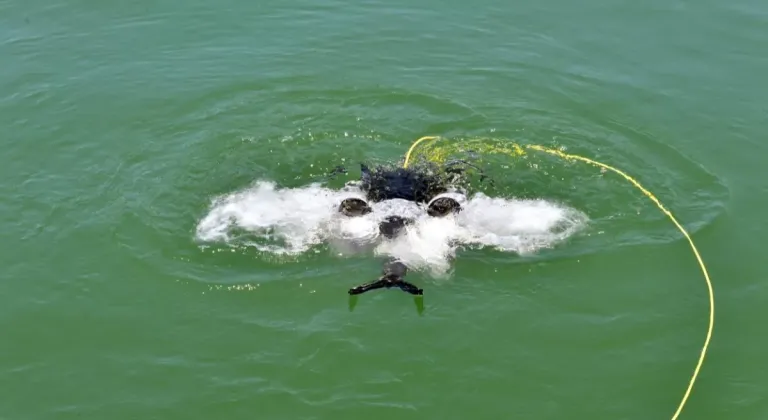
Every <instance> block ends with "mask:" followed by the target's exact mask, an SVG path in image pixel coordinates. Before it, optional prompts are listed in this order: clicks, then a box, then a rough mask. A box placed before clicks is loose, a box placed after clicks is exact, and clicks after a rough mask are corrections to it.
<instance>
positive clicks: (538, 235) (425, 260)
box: [196, 181, 588, 276]
mask: <svg viewBox="0 0 768 420" xmlns="http://www.w3.org/2000/svg"><path fill="white" fill-rule="evenodd" d="M444 195H447V196H451V197H452V198H455V199H457V200H458V201H459V202H460V204H461V206H462V209H463V210H462V211H461V212H460V213H459V214H458V215H453V216H448V217H445V218H434V217H430V216H429V215H427V212H426V206H423V205H418V204H416V203H413V202H409V201H406V200H387V201H383V202H380V203H373V204H372V206H371V207H372V209H373V212H372V213H370V214H368V215H365V216H362V217H354V218H348V217H345V216H342V215H340V214H339V213H338V212H337V208H338V205H339V203H340V202H341V201H342V200H343V199H344V198H348V197H360V198H363V193H362V191H360V190H359V188H357V186H356V185H354V184H348V185H347V186H346V187H345V188H344V189H342V190H340V191H337V190H331V189H328V188H324V187H321V186H320V185H319V184H310V185H307V186H304V187H300V188H284V189H279V188H277V187H276V186H275V184H274V183H272V182H268V181H260V182H257V183H256V184H254V185H253V186H251V187H250V188H247V189H245V190H243V191H239V192H236V193H233V194H228V195H224V196H221V197H217V198H216V199H214V200H213V201H212V203H211V208H210V210H209V212H208V214H207V215H206V216H205V217H204V218H203V219H202V220H200V222H199V224H198V226H197V232H196V234H197V235H196V236H197V239H198V240H200V241H204V242H224V243H228V244H234V245H243V244H244V245H250V246H254V247H256V248H257V249H259V250H261V251H264V252H270V253H277V254H286V253H287V254H300V253H303V252H306V251H308V250H309V249H311V248H312V247H313V246H315V245H319V244H322V243H329V244H331V246H332V247H333V249H334V250H336V251H337V252H339V253H342V254H344V253H352V252H362V251H366V250H371V249H372V250H373V252H374V253H375V254H377V255H382V256H392V257H395V258H399V259H401V260H402V261H403V262H405V263H406V264H407V265H409V266H410V267H412V268H413V269H416V270H424V271H428V272H429V273H430V274H431V275H433V276H443V275H445V274H446V273H447V272H448V271H449V270H450V267H451V264H450V262H451V260H452V259H453V258H454V257H455V255H456V251H457V250H458V248H459V247H460V246H462V245H464V246H479V247H492V248H496V249H498V250H501V251H507V252H515V253H518V254H530V253H535V252H536V251H538V250H541V249H543V248H549V247H553V246H555V245H556V244H558V243H560V242H562V241H563V240H565V239H567V238H568V237H570V236H571V235H573V234H574V233H575V232H577V231H578V230H579V229H580V228H582V227H583V226H584V225H585V224H586V223H587V221H588V218H587V216H586V215H585V214H583V213H582V212H580V211H577V210H575V209H572V208H569V207H567V206H563V205H560V204H556V203H552V202H549V201H546V200H516V199H505V198H497V197H488V196H486V195H484V194H480V193H479V194H476V195H474V196H473V197H471V198H467V197H464V196H463V195H461V194H457V193H448V194H444ZM388 215H399V216H404V217H409V218H412V219H414V220H415V223H413V224H412V225H410V226H408V227H407V228H406V230H405V232H403V234H402V235H401V236H400V237H398V238H397V239H395V240H386V239H385V238H383V237H381V236H380V235H379V231H378V224H379V222H380V221H381V220H383V219H384V218H385V217H386V216H388Z"/></svg>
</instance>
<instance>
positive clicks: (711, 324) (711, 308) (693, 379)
mask: <svg viewBox="0 0 768 420" xmlns="http://www.w3.org/2000/svg"><path fill="white" fill-rule="evenodd" d="M435 139H437V137H434V136H427V137H422V138H420V139H418V140H416V141H415V142H414V143H413V144H412V145H411V147H410V149H408V153H406V155H405V162H404V163H403V167H404V168H407V167H408V162H409V161H410V158H411V153H412V152H413V150H414V149H415V148H416V146H417V145H418V144H419V143H421V142H422V141H425V140H435ZM525 147H526V148H528V149H532V150H537V151H540V152H544V153H549V154H551V155H555V156H557V157H560V158H563V159H565V160H579V161H582V162H585V163H589V164H591V165H594V166H598V167H600V168H604V169H607V170H609V171H612V172H614V173H616V174H618V175H620V176H622V177H623V178H624V179H626V180H627V181H629V182H630V183H632V185H634V186H635V187H637V189H639V190H640V191H641V192H642V193H643V194H645V195H646V196H647V197H648V198H650V199H651V201H653V203H654V204H656V206H657V207H658V208H659V210H661V211H662V213H664V214H666V215H667V216H668V217H669V219H670V220H672V223H674V224H675V226H676V227H677V229H679V230H680V232H681V233H682V234H683V236H685V238H686V239H687V240H688V243H689V244H690V245H691V249H692V250H693V254H694V255H695V256H696V260H697V261H698V262H699V266H700V267H701V271H702V273H703V274H704V280H705V281H706V282H707V289H708V291H709V327H708V328H707V336H706V338H705V340H704V345H703V346H702V348H701V355H700V356H699V361H698V363H697V364H696V369H694V371H693V375H692V376H691V380H690V382H689V383H688V388H687V389H686V391H685V395H683V399H682V401H680V405H679V406H678V407H677V411H675V414H674V415H673V416H672V420H676V419H677V418H678V416H680V413H681V412H682V411H683V407H684V406H685V403H686V402H687V401H688V397H689V396H690V395H691V391H692V390H693V384H694V383H695V382H696V378H697V377H698V375H699V371H700V370H701V366H702V365H703V364H704V358H705V356H706V354H707V349H708V348H709V342H710V340H711V339H712V330H713V329H714V326H715V294H714V291H713V289H712V280H711V279H710V278H709V273H708V272H707V267H706V265H704V260H703V259H702V258H701V255H700V254H699V250H698V249H697V248H696V244H694V242H693V239H692V238H691V235H689V234H688V231H686V230H685V228H684V227H683V226H682V225H681V224H680V223H679V222H678V221H677V219H676V218H675V216H674V215H672V212H670V211H669V210H667V208H666V207H664V205H663V204H661V202H660V201H659V199H658V198H656V196H655V195H653V193H651V192H650V191H648V190H647V189H646V188H645V187H643V186H642V185H640V183H639V182H637V180H635V179H634V178H632V177H631V176H629V175H627V174H626V173H625V172H623V171H621V170H619V169H617V168H614V167H613V166H610V165H606V164H605V163H601V162H598V161H596V160H592V159H589V158H586V157H583V156H579V155H573V154H569V153H565V152H562V151H560V150H556V149H550V148H548V147H544V146H539V145H536V144H531V145H525Z"/></svg>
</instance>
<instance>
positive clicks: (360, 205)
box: [339, 198, 373, 217]
mask: <svg viewBox="0 0 768 420" xmlns="http://www.w3.org/2000/svg"><path fill="white" fill-rule="evenodd" d="M372 211H373V210H372V209H371V206H369V205H368V203H366V202H365V200H362V199H359V198H345V199H344V200H343V201H342V202H341V204H339V212H340V213H341V214H343V215H345V216H349V217H356V216H363V215H366V214H368V213H370V212H372Z"/></svg>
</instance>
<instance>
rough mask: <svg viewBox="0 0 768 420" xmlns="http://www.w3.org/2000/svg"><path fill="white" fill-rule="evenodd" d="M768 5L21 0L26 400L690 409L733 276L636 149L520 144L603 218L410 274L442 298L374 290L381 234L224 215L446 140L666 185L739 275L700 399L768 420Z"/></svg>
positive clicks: (19, 352)
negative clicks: (269, 186)
mask: <svg viewBox="0 0 768 420" xmlns="http://www.w3.org/2000/svg"><path fill="white" fill-rule="evenodd" d="M113 3H114V4H113ZM767 23H768V5H766V3H765V2H762V1H757V0H737V1H731V2H725V1H721V2H714V1H711V0H702V1H697V2H682V1H673V2H668V1H660V0H652V1H645V2H634V3H631V2H609V1H600V0H587V1H584V2H569V1H563V0H553V1H547V2H543V3H542V2H539V3H534V2H507V3H504V2H491V1H485V0H483V1H479V2H476V3H469V2H463V3H462V2H456V1H452V2H439V1H436V0H419V1H403V0H396V1H390V2H383V1H366V2H340V1H324V2H314V1H307V0H303V1H301V0H300V1H277V0H269V1H262V2H248V1H243V0H227V1H224V2H221V3H216V4H215V3H212V2H202V1H197V0H192V1H178V0H162V1H158V2H147V1H140V2H132V3H117V2H95V1H70V2H42V1H33V2H28V3H25V4H22V3H21V2H20V1H19V0H4V1H0V62H1V63H2V65H0V126H1V127H2V128H3V134H2V135H1V136H0V139H1V140H0V141H1V142H2V150H3V152H2V159H0V163H2V165H1V166H0V175H1V177H2V179H3V182H2V183H0V197H2V199H1V200H0V220H1V221H2V226H3V227H2V236H1V237H2V240H1V241H0V250H1V251H2V252H1V253H0V264H2V265H1V266H2V269H1V271H0V308H2V309H0V333H1V335H0V418H1V419H8V420H16V419H54V418H55V419H69V418H78V419H116V420H117V419H148V418H152V419H198V418H199V419H210V418H221V419H245V418H248V419H252V418H257V419H335V420H342V419H358V418H368V419H391V418H402V419H416V418H419V419H425V418H426V419H469V418H483V419H501V418H504V419H507V418H514V419H590V420H594V419H665V418H670V417H671V416H672V414H673V413H674V411H675V409H676V408H677V404H678V403H679V402H680V399H681V398H682V395H683V392H684V391H685V387H686V386H687V384H688V381H689V379H690V375H691V373H692V371H693V368H694V366H695V362H696V359H697V357H698V355H699V351H700V348H701V345H702V343H703V340H704V337H705V332H706V326H707V324H706V320H707V315H708V302H707V295H706V288H705V284H704V280H703V279H702V276H701V273H700V271H699V269H698V267H697V265H696V262H695V260H694V258H693V256H692V255H691V253H690V249H689V247H688V244H687V243H686V242H685V241H684V240H683V239H682V238H681V236H680V235H679V233H677V231H676V230H675V228H674V226H673V225H672V224H671V223H670V222H669V221H668V220H666V219H665V218H664V216H663V215H662V214H660V213H659V212H658V210H656V208H655V207H654V206H653V204H652V203H651V202H650V201H648V200H647V199H646V198H645V197H643V196H642V195H641V194H639V193H638V192H637V191H635V190H632V188H631V186H630V185H629V184H627V183H626V182H625V181H623V180H621V179H620V178H618V177H616V176H611V175H610V174H600V172H599V171H598V170H596V169H594V168H591V167H588V166H585V165H580V164H569V165H566V166H560V165H559V164H557V163H556V161H554V160H552V159H551V158H546V157H532V158H531V159H534V160H535V161H534V163H535V165H521V164H519V163H520V162H519V161H510V162H506V163H505V162H504V161H503V160H501V159H499V158H498V157H496V158H494V159H496V160H495V161H494V162H493V163H494V165H495V166H494V167H495V170H494V174H495V176H496V177H497V178H498V179H500V181H498V182H499V184H500V186H499V187H498V189H497V191H495V193H496V194H498V195H504V196H513V195H526V196H535V197H541V198H544V199H548V200H553V201H558V202H564V203H565V204H567V205H568V206H570V207H572V208H575V209H579V210H581V211H584V212H585V213H586V214H587V215H588V216H589V217H590V223H589V225H588V226H587V227H586V228H585V229H584V230H583V231H581V232H579V233H578V234H576V235H574V236H573V237H571V238H570V239H569V240H567V241H565V242H562V243H558V244H557V245H556V246H555V247H554V248H553V249H549V250H542V251H541V252H539V253H537V254H535V255H531V256H519V255H516V254H514V253H504V252H500V251H497V250H493V249H480V250H477V249H476V250H466V251H462V252H460V253H459V254H458V255H457V258H456V260H455V261H454V262H453V264H452V265H453V271H452V273H451V275H450V277H449V278H447V279H442V280H439V279H434V278H431V277H430V276H428V275H426V274H423V273H419V272H416V273H412V274H410V275H409V278H410V279H411V280H412V281H413V282H415V283H418V284H419V285H420V286H421V287H423V288H424V289H425V299H424V307H425V308H424V309H425V310H424V312H423V314H421V315H420V314H419V313H418V312H417V311H416V309H415V308H414V305H413V300H412V299H411V297H409V296H408V295H406V294H404V293H400V292H395V291H391V292H382V293H375V294H374V293H372V294H370V295H367V294H366V295H363V296H362V297H361V299H360V300H359V302H358V304H357V306H356V307H355V309H354V311H350V310H349V308H348V300H347V295H346V290H347V289H348V288H349V287H351V286H354V285H356V284H358V283H361V282H363V281H367V280H371V279H373V278H375V276H376V275H377V274H378V272H379V269H380V260H379V259H377V258H376V257H374V256H372V255H367V256H366V255H363V256H358V257H356V258H338V257H337V256H335V255H333V253H332V252H331V251H329V250H328V249H327V248H325V247H322V246H319V247H317V248H316V249H314V250H313V251H310V252H307V253H305V254H302V255H299V256H296V257H293V258H278V257H274V256H270V255H266V254H263V253H258V252H256V251H255V250H254V249H253V248H252V247H248V246H244V245H243V244H238V243H214V244H207V246H203V245H204V244H201V243H200V242H199V241H198V240H197V239H196V237H195V229H196V226H197V224H198V222H199V221H200V220H201V219H202V218H203V217H205V215H206V214H207V213H208V211H209V206H210V204H211V200H212V198H214V197H216V196H219V195H222V194H229V193H233V192H237V191H239V190H242V189H244V188H247V187H248V186H249V185H250V184H251V183H252V182H254V181H256V180H259V179H269V180H274V181H275V182H277V183H278V184H280V185H283V186H288V187H296V186H302V185H305V184H307V183H309V182H311V181H312V180H315V179H316V176H318V175H322V173H323V171H325V170H326V169H328V168H331V167H333V166H335V165H337V164H339V163H341V161H342V159H344V162H345V163H346V164H347V165H348V166H349V168H350V173H349V176H348V178H345V179H353V178H355V177H356V176H357V175H358V174H359V171H358V170H357V167H356V166H355V165H356V164H357V162H359V161H361V160H370V159H390V160H396V159H399V158H400V157H401V156H402V155H403V153H404V152H405V150H406V149H407V147H408V145H409V144H410V142H411V141H412V140H414V139H416V138H418V137H420V136H423V135H440V136H444V137H447V138H476V137H489V138H494V139H498V140H502V141H516V142H520V143H525V144H527V143H537V144H545V145H549V146H558V147H566V148H567V149H568V151H570V152H574V153H581V154H585V155H587V156H590V157H594V158H597V159H600V160H603V161H606V162H608V163H611V164H615V165H617V166H619V167H621V168H622V169H624V170H626V171H627V172H629V173H630V174H632V175H634V176H635V177H637V178H638V179H639V180H640V181H641V182H642V183H644V184H645V185H646V186H647V187H648V188H650V189H651V190H652V191H654V192H655V193H656V194H657V195H658V196H659V198H660V199H661V200H662V202H663V203H665V204H666V205H667V206H668V207H669V208H670V209H672V210H673V211H674V212H675V213H676V215H677V216H678V217H679V219H680V220H681V221H682V222H683V224H684V225H685V226H686V227H687V228H689V229H691V231H692V232H693V234H694V239H695V240H696V242H697V245H698V246H699V248H700V250H701V252H702V255H703V256H704V258H705V261H706V262H707V264H708V266H709V269H710V271H711V274H712V278H713V281H714V285H715V294H716V298H717V318H716V319H717V320H716V325H715V332H714V337H713V342H712V345H711V347H710V352H709V354H708V356H707V360H706V362H705V364H704V368H703V370H702V373H701V375H700V377H699V379H698V381H697V383H696V387H695V388H694V391H693V394H692V396H691V398H690V400H689V401H688V404H687V405H686V408H685V411H683V415H682V417H681V418H682V419H763V418H766V416H767V415H768V402H766V399H765V392H766V389H767V387H768V369H767V368H766V364H765V362H764V354H765V353H764V351H765V350H764V347H765V346H766V344H768V340H767V339H766V338H765V334H764V328H763V327H762V320H763V319H764V318H765V317H766V316H768V310H766V309H765V308H766V307H765V302H766V297H768V290H766V286H765V282H764V278H765V276H766V274H768V270H766V268H765V266H764V262H765V257H764V255H763V253H762V252H761V251H762V248H763V243H762V235H764V234H766V224H765V223H764V219H763V217H764V213H763V211H765V208H766V204H768V203H766V201H767V200H768V199H766V191H767V190H768V181H766V177H765V172H764V171H762V170H760V169H759V168H760V162H761V161H762V162H765V159H766V158H765V156H766V152H768V147H767V146H766V141H765V135H766V133H768V125H766V123H767V122H768V118H767V117H768V102H767V101H766V95H767V94H768V88H767V87H766V75H768V58H766V51H768V50H767V49H766V47H767V46H768V32H766V31H765V28H766V24H767ZM504 165H506V166H508V168H504ZM314 251H317V252H314Z"/></svg>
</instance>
